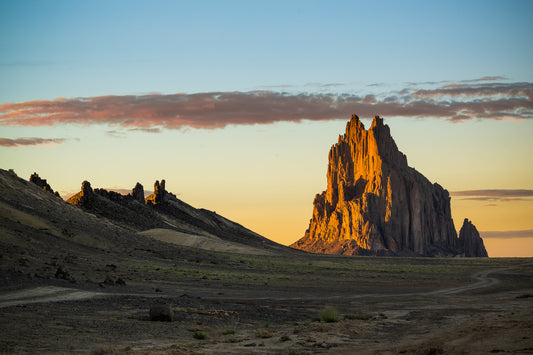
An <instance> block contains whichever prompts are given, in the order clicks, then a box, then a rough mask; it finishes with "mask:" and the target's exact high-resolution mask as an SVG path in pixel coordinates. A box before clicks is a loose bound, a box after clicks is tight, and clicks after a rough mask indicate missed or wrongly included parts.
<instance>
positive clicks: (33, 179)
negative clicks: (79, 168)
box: [29, 172, 60, 197]
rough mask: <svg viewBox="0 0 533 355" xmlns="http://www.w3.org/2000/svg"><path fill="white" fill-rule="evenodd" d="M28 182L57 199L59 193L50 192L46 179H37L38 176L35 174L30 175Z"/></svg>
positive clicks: (50, 188)
mask: <svg viewBox="0 0 533 355" xmlns="http://www.w3.org/2000/svg"><path fill="white" fill-rule="evenodd" d="M29 181H30V182H32V183H34V184H35V185H37V186H39V187H40V188H42V189H43V190H44V191H48V192H50V193H52V194H54V195H56V196H57V197H60V196H59V192H57V191H56V192H54V190H52V187H50V185H49V184H48V182H46V179H41V178H40V177H39V174H37V173H35V172H34V173H33V174H31V176H30V180H29Z"/></svg>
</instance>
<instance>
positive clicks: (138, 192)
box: [130, 183, 144, 203]
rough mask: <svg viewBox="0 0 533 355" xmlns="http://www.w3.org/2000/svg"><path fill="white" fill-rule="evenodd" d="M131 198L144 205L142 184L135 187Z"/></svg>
mask: <svg viewBox="0 0 533 355" xmlns="http://www.w3.org/2000/svg"><path fill="white" fill-rule="evenodd" d="M130 196H131V197H133V199H134V200H137V201H139V202H140V203H144V188H143V186H142V185H141V184H140V183H137V184H135V187H134V188H133V190H131V193H130Z"/></svg>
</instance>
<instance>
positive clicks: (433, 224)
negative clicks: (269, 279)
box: [291, 115, 488, 257]
mask: <svg viewBox="0 0 533 355" xmlns="http://www.w3.org/2000/svg"><path fill="white" fill-rule="evenodd" d="M327 181H328V186H327V189H326V191H324V192H322V193H321V194H317V195H316V197H315V200H314V202H313V204H314V208H313V216H312V218H311V221H310V223H309V228H308V229H307V231H306V232H305V235H304V236H303V237H302V238H301V239H300V240H298V241H297V242H296V243H294V244H292V245H291V247H293V248H296V249H301V250H305V251H309V252H313V253H325V254H346V255H391V256H467V257H486V256H488V255H487V251H486V250H485V246H484V244H483V239H481V237H480V236H479V233H478V231H477V230H476V227H475V226H474V225H473V224H472V223H471V222H470V221H468V219H465V220H464V223H463V227H462V228H461V231H460V232H459V235H460V237H459V238H458V237H457V232H456V230H455V226H454V223H453V220H452V217H451V208H450V195H449V193H448V191H447V190H445V189H444V188H442V187H441V186H440V185H439V184H437V183H435V184H432V183H431V182H430V181H429V180H428V179H427V178H425V177H424V176H423V175H422V174H420V173H419V172H418V171H416V170H415V169H414V168H411V167H409V166H408V165H407V158H406V156H405V155H404V154H403V153H402V152H400V151H399V150H398V147H397V146H396V143H395V142H394V139H393V138H392V136H391V135H390V129H389V126H387V125H386V124H383V119H382V118H380V117H379V116H376V117H374V120H373V121H372V125H371V126H370V129H368V130H366V129H365V127H364V125H363V123H362V122H361V121H360V120H359V117H357V116H356V115H352V118H351V120H350V121H349V122H348V123H347V125H346V133H345V134H344V135H343V136H339V141H338V143H337V144H335V145H333V147H332V148H331V150H330V152H329V164H328V173H327Z"/></svg>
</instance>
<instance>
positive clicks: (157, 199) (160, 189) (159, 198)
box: [146, 180, 166, 205]
mask: <svg viewBox="0 0 533 355" xmlns="http://www.w3.org/2000/svg"><path fill="white" fill-rule="evenodd" d="M165 195H166V190H165V180H161V184H160V183H159V180H156V182H155V184H154V193H153V194H151V195H150V196H148V197H147V198H146V203H147V204H149V205H158V204H160V203H162V202H163V201H164V198H165Z"/></svg>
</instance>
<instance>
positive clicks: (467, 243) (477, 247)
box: [459, 218, 488, 257]
mask: <svg viewBox="0 0 533 355" xmlns="http://www.w3.org/2000/svg"><path fill="white" fill-rule="evenodd" d="M459 247H460V248H462V250H463V253H464V256H481V257H483V256H485V257H486V256H488V254H487V250H486V249H485V245H484V244H483V239H481V237H480V236H479V232H478V231H477V228H476V226H474V225H473V224H472V222H470V221H469V220H468V219H467V218H465V220H464V221H463V226H462V227H461V230H460V231H459Z"/></svg>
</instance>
